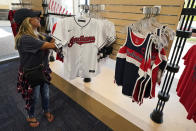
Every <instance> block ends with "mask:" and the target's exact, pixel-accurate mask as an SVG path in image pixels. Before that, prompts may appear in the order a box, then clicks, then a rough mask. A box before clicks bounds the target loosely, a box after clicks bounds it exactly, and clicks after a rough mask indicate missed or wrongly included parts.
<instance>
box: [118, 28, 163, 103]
mask: <svg viewBox="0 0 196 131" xmlns="http://www.w3.org/2000/svg"><path fill="white" fill-rule="evenodd" d="M159 37H161V29H158V28H157V30H156V32H155V33H151V32H149V33H148V34H147V35H146V36H145V37H144V38H140V37H138V36H137V35H135V33H134V32H133V30H132V28H131V27H129V28H128V32H127V39H126V42H125V44H124V45H123V46H122V47H121V48H120V50H119V52H118V54H117V60H116V68H115V81H116V84H117V85H119V86H122V93H123V94H124V95H127V96H131V98H132V100H133V102H137V103H138V104H142V103H143V98H152V97H155V86H156V83H157V81H158V77H157V76H158V72H159V71H160V70H161V71H162V72H164V70H165V67H166V63H167V58H166V55H165V52H164V48H162V50H159V49H156V48H155V46H156V45H155V44H154V41H155V40H154V39H155V38H159ZM159 83H160V82H159Z"/></svg>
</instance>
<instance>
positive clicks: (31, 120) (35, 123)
mask: <svg viewBox="0 0 196 131" xmlns="http://www.w3.org/2000/svg"><path fill="white" fill-rule="evenodd" d="M27 122H29V126H30V127H38V126H39V122H38V121H37V119H36V118H34V117H33V118H27Z"/></svg>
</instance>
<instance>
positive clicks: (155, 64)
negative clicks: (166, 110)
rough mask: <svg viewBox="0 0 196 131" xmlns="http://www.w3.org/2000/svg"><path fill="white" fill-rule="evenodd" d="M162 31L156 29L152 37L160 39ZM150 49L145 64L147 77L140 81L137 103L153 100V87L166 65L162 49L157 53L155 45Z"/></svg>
mask: <svg viewBox="0 0 196 131" xmlns="http://www.w3.org/2000/svg"><path fill="white" fill-rule="evenodd" d="M161 30H162V29H157V31H156V33H155V34H154V35H156V36H158V37H161V35H162V34H161V32H162V31H161ZM151 46H152V47H150V49H149V52H150V53H149V54H150V59H149V60H148V64H147V68H148V69H146V71H147V75H146V78H145V79H143V80H142V81H141V84H140V88H139V95H138V96H137V101H139V102H140V103H142V102H143V98H153V97H155V87H156V83H157V82H158V84H160V82H159V81H158V73H159V72H162V73H163V72H164V70H165V68H166V65H167V57H166V53H165V50H164V48H162V49H161V51H159V49H160V48H159V49H156V47H155V46H156V45H155V44H151Z"/></svg>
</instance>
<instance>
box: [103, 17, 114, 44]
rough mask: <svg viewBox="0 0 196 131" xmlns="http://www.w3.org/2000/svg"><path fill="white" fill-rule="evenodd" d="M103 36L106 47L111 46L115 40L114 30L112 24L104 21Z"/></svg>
mask: <svg viewBox="0 0 196 131" xmlns="http://www.w3.org/2000/svg"><path fill="white" fill-rule="evenodd" d="M105 23H106V27H105V36H106V37H107V38H106V40H107V46H109V45H111V44H112V43H113V42H114V41H115V40H116V30H115V26H114V24H113V23H112V22H110V21H108V20H106V22H105Z"/></svg>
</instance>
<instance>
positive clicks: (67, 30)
mask: <svg viewBox="0 0 196 131" xmlns="http://www.w3.org/2000/svg"><path fill="white" fill-rule="evenodd" d="M53 36H55V37H56V38H58V39H60V40H62V41H63V43H65V46H64V48H63V54H64V75H65V78H68V79H74V78H76V77H82V78H92V77H94V76H96V75H97V74H98V73H99V64H98V61H97V59H98V56H97V54H98V50H99V49H100V48H102V47H103V46H105V45H107V44H111V43H112V42H114V40H115V36H116V34H115V27H114V24H113V23H111V22H109V21H107V20H97V19H94V18H86V22H78V20H77V19H76V18H75V17H70V18H64V19H62V20H60V21H58V22H57V24H56V28H55V30H54V33H53Z"/></svg>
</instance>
